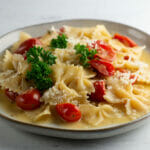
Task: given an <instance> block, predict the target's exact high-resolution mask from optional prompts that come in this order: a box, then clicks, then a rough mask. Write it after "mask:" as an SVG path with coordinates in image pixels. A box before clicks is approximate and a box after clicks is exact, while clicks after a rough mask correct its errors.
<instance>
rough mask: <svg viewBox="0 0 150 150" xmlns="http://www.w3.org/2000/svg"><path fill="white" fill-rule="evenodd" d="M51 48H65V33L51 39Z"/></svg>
mask: <svg viewBox="0 0 150 150" xmlns="http://www.w3.org/2000/svg"><path fill="white" fill-rule="evenodd" d="M50 47H51V48H52V49H55V48H66V47H67V37H66V35H65V34H62V35H58V36H57V39H52V40H51V43H50Z"/></svg>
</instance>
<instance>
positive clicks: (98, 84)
mask: <svg viewBox="0 0 150 150" xmlns="http://www.w3.org/2000/svg"><path fill="white" fill-rule="evenodd" d="M93 85H94V88H95V92H94V93H91V95H90V100H92V101H96V102H101V101H103V100H104V98H103V96H104V95H105V93H106V89H105V82H104V81H103V80H101V81H95V82H94V83H93Z"/></svg>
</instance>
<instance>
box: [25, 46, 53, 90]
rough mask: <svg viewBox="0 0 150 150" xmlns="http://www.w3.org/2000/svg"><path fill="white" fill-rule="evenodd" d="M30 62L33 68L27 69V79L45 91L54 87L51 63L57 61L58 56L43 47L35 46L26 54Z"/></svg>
mask: <svg viewBox="0 0 150 150" xmlns="http://www.w3.org/2000/svg"><path fill="white" fill-rule="evenodd" d="M26 56H27V61H28V63H31V70H30V71H29V70H28V71H27V74H26V79H27V80H31V81H33V83H34V84H35V86H36V88H37V89H39V90H41V91H43V90H45V89H48V88H49V87H52V85H53V82H52V79H51V78H50V77H49V75H50V74H51V72H52V70H51V68H50V66H49V65H52V64H54V63H55V59H56V57H55V56H54V55H52V53H51V52H50V51H45V50H44V49H43V48H41V47H35V46H34V47H33V48H30V50H29V51H28V52H27V54H26Z"/></svg>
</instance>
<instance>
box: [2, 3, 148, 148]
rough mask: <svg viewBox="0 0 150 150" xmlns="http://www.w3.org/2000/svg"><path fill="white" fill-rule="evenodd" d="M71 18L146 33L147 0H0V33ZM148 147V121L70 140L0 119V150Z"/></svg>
mask: <svg viewBox="0 0 150 150" xmlns="http://www.w3.org/2000/svg"><path fill="white" fill-rule="evenodd" d="M71 18H96V19H106V20H113V21H117V22H121V23H126V24H129V25H132V26H134V27H137V28H139V29H142V30H144V31H146V32H148V33H150V1H149V0H74V1H73V0H0V35H2V34H5V33H6V32H8V31H11V30H13V29H16V28H18V27H23V26H26V25H31V24H37V23H42V22H50V21H55V20H60V19H71ZM53 149H55V150H77V149H78V150H149V149H150V121H149V123H147V124H146V125H145V126H143V127H141V128H139V129H137V130H135V131H132V132H129V133H126V134H123V135H119V136H115V137H111V138H107V139H100V140H89V141H83V140H82V141H74V140H63V139H56V138H50V137H45V136H40V135H33V134H30V133H27V132H23V131H20V130H17V129H14V128H13V127H10V126H8V125H7V124H6V123H5V122H3V121H2V120H0V150H53Z"/></svg>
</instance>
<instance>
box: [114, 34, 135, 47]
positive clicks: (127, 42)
mask: <svg viewBox="0 0 150 150" xmlns="http://www.w3.org/2000/svg"><path fill="white" fill-rule="evenodd" d="M113 38H114V39H117V40H119V41H120V42H122V43H123V44H124V45H126V46H128V47H135V46H137V44H136V43H135V42H134V41H133V40H131V39H130V38H128V37H127V36H123V35H120V34H118V33H116V34H115V35H114V37H113Z"/></svg>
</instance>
